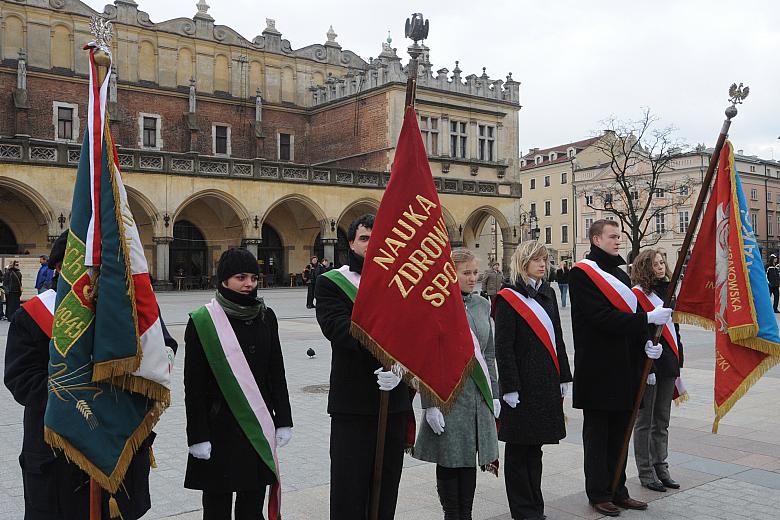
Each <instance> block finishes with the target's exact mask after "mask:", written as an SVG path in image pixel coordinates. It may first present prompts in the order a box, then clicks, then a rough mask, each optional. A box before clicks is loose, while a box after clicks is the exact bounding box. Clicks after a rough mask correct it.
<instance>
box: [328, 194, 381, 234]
mask: <svg viewBox="0 0 780 520" xmlns="http://www.w3.org/2000/svg"><path fill="white" fill-rule="evenodd" d="M378 209H379V201H378V200H376V199H373V198H371V197H364V198H362V199H358V200H356V201H354V202H352V203H351V204H349V205H348V206H347V207H346V208H344V210H343V211H342V212H341V215H339V217H338V219H337V220H336V226H337V227H339V228H340V229H342V230H343V231H344V232H345V233H346V231H347V229H348V228H349V225H350V224H351V223H352V221H353V220H355V219H356V218H358V217H359V216H361V215H365V214H366V213H374V214H376V211H377V210H378Z"/></svg>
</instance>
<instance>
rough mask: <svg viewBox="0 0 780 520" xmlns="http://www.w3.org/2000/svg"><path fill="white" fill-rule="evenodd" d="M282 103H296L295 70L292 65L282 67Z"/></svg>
mask: <svg viewBox="0 0 780 520" xmlns="http://www.w3.org/2000/svg"><path fill="white" fill-rule="evenodd" d="M281 82H282V103H295V71H294V70H293V69H292V68H291V67H284V68H282V77H281Z"/></svg>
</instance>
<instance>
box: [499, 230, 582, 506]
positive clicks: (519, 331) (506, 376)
mask: <svg viewBox="0 0 780 520" xmlns="http://www.w3.org/2000/svg"><path fill="white" fill-rule="evenodd" d="M547 255H548V253H547V248H546V247H545V246H544V245H542V244H540V243H538V242H536V241H528V242H523V243H522V244H520V245H519V246H518V248H517V250H516V251H515V253H514V254H513V255H512V260H511V266H510V273H511V275H510V276H511V277H510V279H511V280H514V281H515V283H514V285H511V286H508V287H505V288H504V289H502V291H501V292H499V294H498V298H497V303H496V316H495V320H496V363H497V365H498V383H499V387H500V391H501V394H502V398H503V400H504V402H506V404H507V405H508V406H502V407H501V416H500V421H501V425H500V428H499V433H498V438H499V440H501V441H504V442H506V449H505V461H504V477H505V479H506V490H507V497H508V499H509V509H510V511H511V513H512V518H514V519H516V520H519V519H521V518H528V519H541V518H544V500H543V497H542V490H541V484H542V445H543V444H557V443H558V441H560V440H561V439H562V438H564V437H565V436H566V427H565V424H564V416H563V397H564V396H565V395H566V392H567V391H568V385H569V382H570V381H571V380H572V377H571V370H570V369H569V360H568V358H567V356H566V346H565V345H564V342H563V332H562V330H561V319H560V315H559V314H558V304H557V301H556V297H555V293H554V292H553V290H552V288H551V287H550V285H549V283H547V281H545V279H544V276H545V273H546V269H547ZM507 291H515V292H517V293H519V294H520V295H522V296H524V297H526V298H529V299H532V300H534V301H536V302H537V303H538V304H539V306H541V308H542V309H543V311H544V312H545V313H546V314H547V316H548V317H549V320H550V321H551V322H552V325H553V330H554V334H555V344H554V347H555V350H556V358H557V361H558V366H559V368H560V372H559V370H558V368H556V366H555V361H554V360H553V358H552V356H551V355H550V352H549V351H548V350H547V348H546V347H545V346H544V344H543V343H542V341H541V340H540V339H539V337H538V336H537V335H536V333H535V332H534V330H533V329H532V328H531V326H530V325H529V324H528V322H527V321H526V319H525V318H523V317H522V316H521V315H520V314H519V313H518V312H517V311H516V310H515V308H514V307H513V306H512V305H511V304H510V299H511V298H512V293H511V292H507Z"/></svg>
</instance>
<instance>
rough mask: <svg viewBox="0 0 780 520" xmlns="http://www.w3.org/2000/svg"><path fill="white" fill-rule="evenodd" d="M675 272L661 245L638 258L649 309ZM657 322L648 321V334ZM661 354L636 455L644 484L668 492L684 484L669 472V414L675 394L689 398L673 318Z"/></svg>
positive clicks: (637, 284)
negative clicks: (669, 489) (669, 265)
mask: <svg viewBox="0 0 780 520" xmlns="http://www.w3.org/2000/svg"><path fill="white" fill-rule="evenodd" d="M671 276H672V273H671V272H669V267H668V266H667V265H666V260H665V259H664V255H663V254H661V252H660V251H659V250H657V249H645V250H644V251H642V252H641V253H639V255H638V256H637V257H636V259H635V260H634V265H633V268H632V269H631V283H633V284H634V288H633V291H634V294H636V296H637V300H638V302H639V304H640V305H641V306H642V308H643V309H644V310H645V311H648V309H650V310H652V309H653V308H655V307H657V306H658V305H661V304H662V299H663V298H664V297H665V296H666V289H667V287H668V286H669V279H670V278H671ZM655 328H656V325H648V337H651V336H652V335H653V334H654V333H655ZM660 343H661V346H662V347H663V351H662V353H661V357H659V358H658V359H656V360H655V361H653V373H651V374H650V375H649V376H648V378H647V385H648V386H647V389H646V390H645V395H644V398H643V401H642V407H641V408H640V409H639V415H638V416H637V420H636V425H635V426H634V456H635V458H636V466H637V469H638V470H639V480H640V481H641V482H642V485H643V486H645V487H646V488H648V489H652V490H653V491H659V492H664V491H666V489H667V488H671V489H678V488H679V487H680V485H679V484H678V483H677V482H675V481H674V480H672V478H671V476H670V475H669V464H667V462H666V457H667V452H668V446H669V418H670V415H671V410H672V400H673V399H674V398H675V394H677V395H678V396H682V399H685V398H686V394H685V388H684V386H683V385H682V380H681V379H680V369H681V368H682V366H683V346H682V341H681V339H680V330H679V327H678V326H677V325H675V324H674V323H673V322H672V320H671V318H670V319H669V321H668V322H667V323H666V324H665V325H664V326H663V329H662V334H661V341H660Z"/></svg>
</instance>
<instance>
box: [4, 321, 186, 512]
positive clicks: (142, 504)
mask: <svg viewBox="0 0 780 520" xmlns="http://www.w3.org/2000/svg"><path fill="white" fill-rule="evenodd" d="M166 344H167V345H168V346H170V347H171V348H173V349H174V350H175V349H176V342H175V340H173V338H171V337H170V336H168V337H166ZM48 365H49V337H48V336H47V335H46V334H45V333H44V332H43V331H42V330H41V329H40V328H39V327H38V325H37V324H36V323H35V321H34V320H33V319H32V317H30V315H29V314H28V313H27V311H26V310H25V309H24V308H21V309H19V311H18V312H17V313H16V314H15V315H14V317H13V319H12V320H11V326H10V328H9V329H8V341H7V344H6V351H5V374H4V381H5V386H6V387H8V389H9V390H10V391H11V393H12V394H13V396H14V399H16V401H17V402H18V403H19V404H21V405H23V406H24V437H23V441H22V453H21V455H20V456H19V464H20V465H21V467H22V478H23V482H24V495H25V520H55V519H57V520H83V519H84V518H89V477H88V476H87V474H86V473H84V472H83V471H81V470H80V469H79V468H78V467H77V466H76V465H75V464H71V463H70V462H68V461H67V459H66V458H65V457H64V456H63V455H62V454H61V453H59V452H57V451H55V450H53V449H52V448H51V447H50V446H49V445H48V444H46V442H45V441H44V440H43V416H44V412H45V410H46V400H47V396H48V392H47V378H48ZM154 437H155V434H154V432H152V433H151V434H150V435H149V437H147V438H146V439H145V440H144V442H143V443H142V444H141V446H140V448H139V449H138V451H137V453H136V455H135V457H133V460H132V461H131V463H130V466H129V468H128V469H127V473H126V474H125V479H124V481H123V482H122V487H121V491H120V492H117V493H116V495H115V497H116V500H117V503H118V505H119V509H120V511H121V513H122V516H123V517H124V518H125V520H135V519H137V518H140V517H141V516H143V514H144V513H146V512H147V511H148V510H149V508H150V507H151V500H150V497H149V460H150V459H149V448H151V446H152V442H153V441H154ZM108 499H109V496H108V494H107V493H103V518H109V515H108V513H109V511H108Z"/></svg>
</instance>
